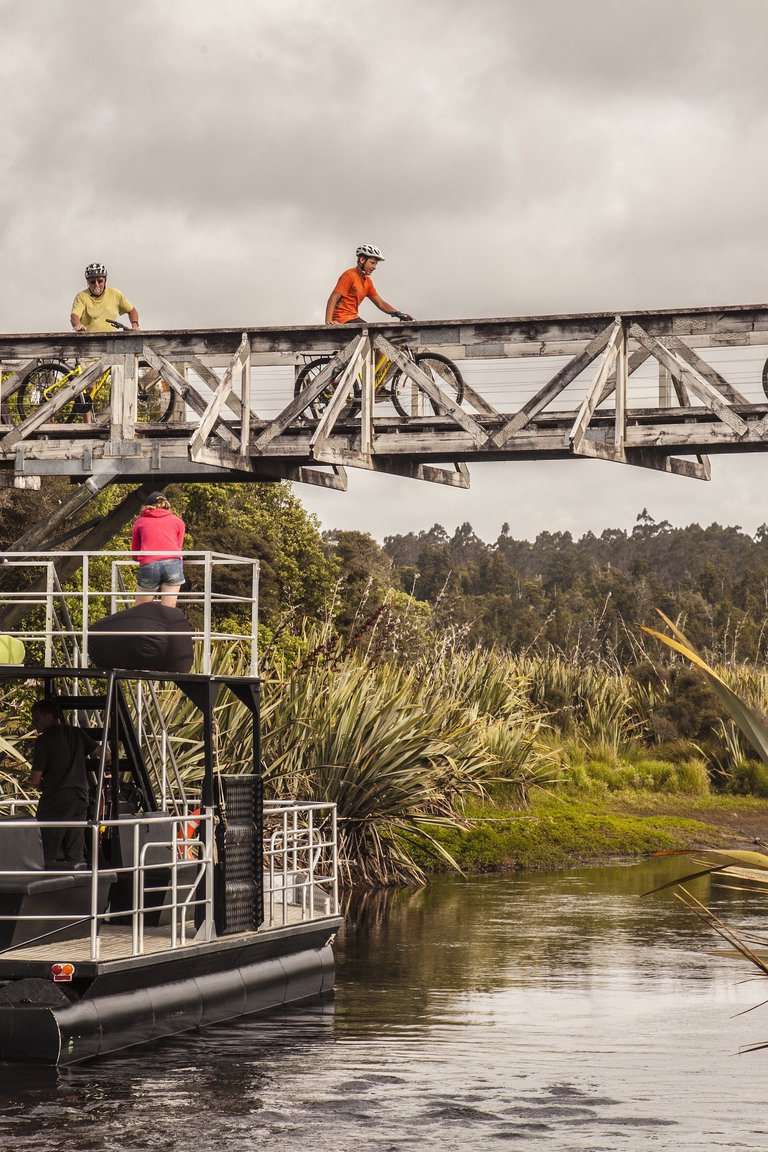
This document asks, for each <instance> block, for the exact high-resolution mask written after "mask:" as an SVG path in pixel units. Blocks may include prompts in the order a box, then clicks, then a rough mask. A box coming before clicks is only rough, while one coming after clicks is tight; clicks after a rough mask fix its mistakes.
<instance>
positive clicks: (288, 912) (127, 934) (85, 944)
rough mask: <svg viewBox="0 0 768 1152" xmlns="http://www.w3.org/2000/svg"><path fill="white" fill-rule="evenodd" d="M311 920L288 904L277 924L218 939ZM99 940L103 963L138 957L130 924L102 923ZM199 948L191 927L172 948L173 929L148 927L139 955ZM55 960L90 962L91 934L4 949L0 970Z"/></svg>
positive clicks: (232, 940) (229, 939) (238, 937)
mask: <svg viewBox="0 0 768 1152" xmlns="http://www.w3.org/2000/svg"><path fill="white" fill-rule="evenodd" d="M307 923H310V922H309V921H307V918H306V916H305V915H303V914H302V909H301V908H300V907H298V906H291V905H288V906H287V907H286V909H285V917H283V914H282V908H281V910H280V916H279V918H278V917H276V918H275V920H274V921H273V923H271V924H270V923H269V922H267V921H265V922H264V923H263V924H261V925H260V927H259V928H258V929H257V930H256V931H255V932H233V933H228V934H227V935H226V936H225V937H223V938H222V937H219V938H218V941H219V943H221V941H222V939H223V940H226V942H227V944H234V943H235V942H237V941H238V940H241V941H242V940H246V939H253V938H254V937H258V936H263V935H265V934H266V933H268V932H273V931H276V932H279V931H281V930H283V929H285V928H291V927H295V926H297V925H301V924H307ZM98 941H99V946H98V947H99V953H98V960H99V961H101V962H102V963H104V962H108V961H110V960H130V959H136V957H137V953H136V952H135V951H134V949H133V933H132V931H131V928H130V926H125V925H115V924H102V926H101V928H100V929H99V936H98ZM199 947H200V940H199V939H196V938H195V934H194V930H191V931H190V933H189V935H188V936H187V937H186V939H185V940H183V941H182V940H181V939H180V938H177V943H176V946H175V947H172V944H171V933H170V929H169V928H145V929H144V939H143V949H142V951H141V952H140V953H138V955H139V956H158V955H159V954H161V953H165V954H166V955H172V954H178V953H179V952H181V951H183V950H185V949H187V948H195V949H199ZM54 959H65V960H67V961H69V962H70V963H72V964H76V963H87V962H90V961H91V938H90V936H81V937H77V938H75V939H74V940H62V941H61V942H60V943H53V942H51V941H50V940H49V941H40V942H39V943H29V944H21V945H19V946H17V947H15V948H9V949H7V950H6V951H4V952H0V969H2V966H3V964H4V963H5V962H6V961H30V962H41V963H47V964H50V963H51V961H52V960H54Z"/></svg>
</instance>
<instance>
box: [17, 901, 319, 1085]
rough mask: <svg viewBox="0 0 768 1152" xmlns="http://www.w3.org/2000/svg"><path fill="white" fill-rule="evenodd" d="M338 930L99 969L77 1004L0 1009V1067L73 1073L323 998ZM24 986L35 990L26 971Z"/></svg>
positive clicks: (213, 947)
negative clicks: (154, 1044)
mask: <svg viewBox="0 0 768 1152" xmlns="http://www.w3.org/2000/svg"><path fill="white" fill-rule="evenodd" d="M339 923H340V920H337V919H335V918H334V919H333V920H331V921H326V922H323V923H322V924H314V925H313V926H312V928H313V930H312V931H307V930H306V929H305V930H304V931H301V932H300V933H297V932H296V930H295V929H293V930H292V931H289V932H287V933H285V934H283V933H279V932H278V933H274V934H272V933H270V934H269V936H270V937H271V939H270V940H267V939H264V938H262V939H261V940H259V941H258V943H256V942H254V943H253V944H250V943H249V942H247V941H239V942H237V944H238V946H236V947H232V945H233V944H235V942H234V941H218V942H214V943H212V944H209V945H207V946H204V947H201V948H200V949H194V946H193V950H194V951H195V953H196V955H194V956H190V955H188V954H186V955H181V956H179V957H178V958H177V959H176V960H175V961H169V962H167V963H164V964H162V965H160V966H159V967H158V965H157V962H156V958H155V963H154V964H152V965H150V966H148V965H146V964H131V963H129V964H127V965H126V964H121V965H120V966H115V965H98V966H97V967H98V969H99V971H98V972H97V974H96V975H95V978H94V979H93V981H92V983H91V984H90V985H89V986H88V988H87V990H86V992H85V994H84V995H83V996H82V997H81V998H80V999H77V1000H74V1001H73V1002H67V1003H62V1004H33V1003H17V1004H2V1005H0V1060H9V1061H16V1062H24V1063H36V1064H51V1065H66V1064H73V1063H77V1062H79V1061H82V1060H89V1059H93V1058H94V1057H97V1056H103V1055H106V1054H108V1053H110V1052H117V1051H120V1050H121V1049H124V1048H130V1047H133V1046H134V1045H138V1044H146V1043H149V1042H151V1041H154V1040H160V1039H163V1038H164V1037H167V1036H175V1035H178V1034H179V1033H183V1032H187V1031H190V1030H191V1029H195V1028H200V1027H205V1026H206V1025H209V1024H218V1023H222V1022H224V1021H227V1020H236V1019H238V1018H239V1017H242V1016H248V1015H252V1014H253V1013H256V1012H263V1011H267V1010H269V1009H274V1008H279V1007H281V1006H283V1005H288V1004H291V1003H296V1002H298V1001H301V1000H308V999H313V998H317V997H322V996H326V995H328V996H329V995H331V994H332V992H333V985H334V975H335V972H334V958H333V951H332V949H331V938H332V936H333V934H334V933H335V931H336V929H337V928H338V926H339ZM216 943H218V944H219V947H218V948H217V947H216ZM266 945H270V946H266ZM183 951H184V952H186V951H187V950H186V949H185V950H183ZM19 975H20V974H19ZM27 976H28V978H29V977H31V979H32V981H35V976H34V975H33V973H32V972H30V971H29V970H28V971H27ZM48 980H49V981H50V976H49V977H48ZM121 986H122V990H120V989H121ZM7 988H8V985H6V989H7ZM110 989H111V990H110ZM62 999H64V998H63V997H62Z"/></svg>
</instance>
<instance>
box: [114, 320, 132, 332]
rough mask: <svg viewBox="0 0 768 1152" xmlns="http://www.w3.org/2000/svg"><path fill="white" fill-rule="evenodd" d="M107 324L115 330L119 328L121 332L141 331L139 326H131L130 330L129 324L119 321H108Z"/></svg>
mask: <svg viewBox="0 0 768 1152" xmlns="http://www.w3.org/2000/svg"><path fill="white" fill-rule="evenodd" d="M107 324H111V325H112V327H113V328H119V329H120V331H121V332H131V331H133V332H137V331H138V329H139V325H138V324H136V325H135V326H134V325H133V324H131V327H130V328H129V327H128V325H127V324H121V323H120V321H119V320H107Z"/></svg>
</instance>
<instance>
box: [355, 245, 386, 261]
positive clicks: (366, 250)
mask: <svg viewBox="0 0 768 1152" xmlns="http://www.w3.org/2000/svg"><path fill="white" fill-rule="evenodd" d="M355 256H357V257H360V256H369V257H370V256H372V257H373V258H374V259H375V260H383V259H384V257H383V256H382V254H381V249H380V248H377V247H376V245H375V244H361V245H360V247H359V248H356V249H355Z"/></svg>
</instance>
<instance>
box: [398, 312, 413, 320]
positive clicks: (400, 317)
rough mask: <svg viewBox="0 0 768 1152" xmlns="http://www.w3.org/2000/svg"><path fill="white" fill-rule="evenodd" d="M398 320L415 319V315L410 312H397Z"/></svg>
mask: <svg viewBox="0 0 768 1152" xmlns="http://www.w3.org/2000/svg"><path fill="white" fill-rule="evenodd" d="M395 316H397V318H398V320H413V316H411V314H410V313H409V312H395Z"/></svg>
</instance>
